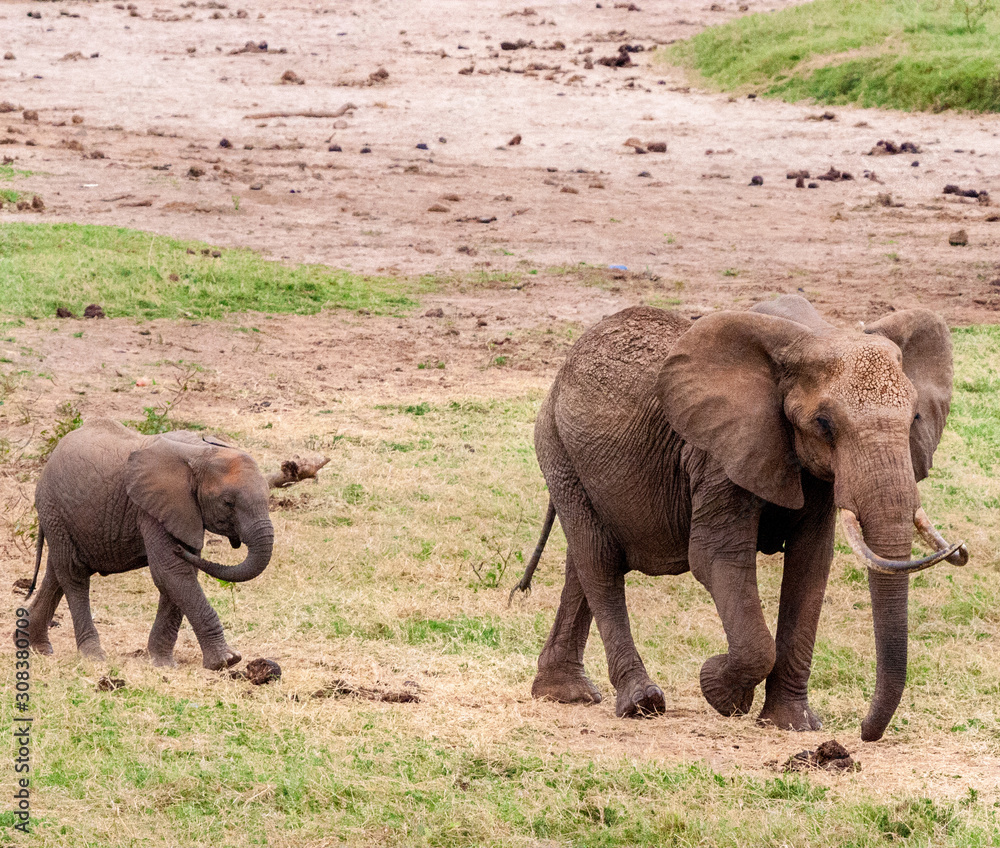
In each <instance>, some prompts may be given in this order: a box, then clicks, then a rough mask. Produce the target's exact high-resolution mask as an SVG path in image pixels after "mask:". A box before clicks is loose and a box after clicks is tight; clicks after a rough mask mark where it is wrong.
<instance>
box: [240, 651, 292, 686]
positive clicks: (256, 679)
mask: <svg viewBox="0 0 1000 848" xmlns="http://www.w3.org/2000/svg"><path fill="white" fill-rule="evenodd" d="M232 676H233V677H235V678H245V679H246V680H249V681H250V682H251V683H252V684H253V685H254V686H263V685H264V684H265V683H270V682H271V681H272V680H281V666H280V665H278V664H277V663H276V662H275V661H274V660H268V659H264V657H258V658H257V659H255V660H250V662H248V663H247V667H246V668H245V669H244V670H243V671H234V672H232Z"/></svg>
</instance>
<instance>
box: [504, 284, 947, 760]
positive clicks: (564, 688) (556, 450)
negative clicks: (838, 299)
mask: <svg viewBox="0 0 1000 848" xmlns="http://www.w3.org/2000/svg"><path fill="white" fill-rule="evenodd" d="M951 378H952V363H951V339H950V336H949V334H948V327H947V326H946V325H945V323H944V321H943V320H941V318H939V317H938V316H936V315H934V314H933V313H931V312H929V311H927V310H926V309H915V310H907V311H900V312H895V313H892V314H890V315H888V316H886V317H885V318H883V319H881V320H880V321H877V322H875V323H873V324H870V325H868V326H867V327H866V328H865V329H864V331H863V332H861V331H859V330H857V329H840V328H837V327H834V326H832V325H830V324H828V323H827V322H826V321H824V320H823V319H822V318H821V317H820V316H819V314H818V313H817V312H816V311H815V310H814V309H813V308H812V306H811V305H810V304H809V303H808V302H807V301H805V300H804V299H803V298H801V297H798V296H791V297H782V298H779V299H778V300H776V301H772V302H770V303H765V304H761V305H759V306H758V307H755V308H754V309H753V310H751V311H749V312H722V313H719V314H716V315H710V316H708V317H705V318H702V319H701V320H699V321H697V322H696V323H694V324H692V323H691V322H690V321H688V320H686V319H684V318H681V317H680V316H677V315H675V314H673V313H669V312H664V311H662V310H659V309H650V308H646V307H639V308H633V309H626V310H624V311H623V312H619V313H618V314H616V315H612V316H610V317H609V318H606V319H605V320H603V321H601V323H599V324H598V325H597V326H595V327H593V328H591V329H590V330H588V331H587V332H586V333H584V334H583V336H581V338H580V339H579V341H578V342H577V343H576V344H575V345H574V346H573V349H572V350H571V351H570V353H569V356H568V357H567V359H566V363H565V364H564V365H563V366H562V368H561V369H560V371H559V374H558V375H557V377H556V380H555V384H554V385H553V387H552V390H551V391H550V392H549V395H548V397H547V398H546V400H545V402H544V403H543V405H542V408H541V410H540V411H539V414H538V421H537V423H536V425H535V449H536V452H537V455H538V462H539V464H540V465H541V468H542V473H543V474H544V475H545V481H546V483H548V488H549V497H550V503H549V511H548V515H547V517H546V522H545V528H544V530H543V532H542V538H541V540H540V542H539V547H538V549H537V550H536V552H535V556H534V557H533V558H532V561H531V563H530V564H529V565H528V568H527V570H526V572H525V575H524V577H523V578H522V580H521V583H520V584H519V587H518V588H521V589H522V590H525V589H527V588H528V586H529V585H530V582H531V575H532V572H533V571H534V568H535V566H536V564H537V562H538V557H539V555H540V554H541V549H542V547H543V546H544V544H545V539H546V537H547V535H548V531H549V529H550V528H551V526H552V521H553V519H554V518H555V516H556V515H558V517H559V522H560V524H561V525H562V528H563V530H564V531H565V533H566V542H567V548H568V550H567V555H566V583H565V586H564V587H563V591H562V599H561V600H560V602H559V610H558V612H557V613H556V620H555V624H554V625H553V627H552V632H551V634H550V635H549V638H548V641H547V642H546V644H545V647H544V648H543V650H542V653H541V656H540V657H539V660H538V674H537V676H536V677H535V681H534V684H533V685H532V690H531V691H532V694H533V695H535V696H536V697H548V698H552V699H554V700H557V701H567V702H572V701H582V702H596V701H600V700H601V695H600V693H599V692H598V690H597V688H596V687H595V686H594V684H593V683H591V681H590V680H588V679H587V677H586V676H585V674H584V670H583V650H584V645H585V644H586V642H587V636H588V633H589V632H590V624H591V620H592V619H596V621H597V627H598V630H599V631H600V634H601V638H602V639H603V641H604V648H605V651H606V653H607V659H608V670H609V674H610V677H611V682H612V684H614V687H615V689H616V690H617V693H618V698H617V703H616V706H615V711H616V713H617V714H618V715H619V716H628V715H642V714H648V713H656V712H662V711H663V710H664V709H665V698H664V695H663V692H662V690H661V689H660V688H659V687H658V686H657V685H656V684H655V683H654V682H653V681H652V680H651V679H650V677H649V675H648V674H647V673H646V668H645V666H644V665H643V662H642V659H641V658H640V656H639V653H638V651H637V650H636V647H635V643H634V642H633V640H632V633H631V630H630V628H629V617H628V611H627V609H626V607H625V574H626V573H627V572H628V571H631V570H635V571H640V572H642V573H644V574H654V575H657V574H682V573H684V572H686V571H690V572H691V573H692V574H693V575H694V577H695V578H696V579H697V580H698V581H699V582H701V583H702V584H703V585H704V586H705V587H706V588H707V589H708V591H709V592H710V593H711V595H712V599H713V600H714V601H715V605H716V609H717V610H718V612H719V616H720V617H721V619H722V624H723V627H724V628H725V632H726V638H727V640H728V643H729V649H728V652H727V653H725V654H719V655H717V656H714V657H710V658H709V659H708V660H707V661H706V662H705V664H704V665H703V666H702V669H701V690H702V693H703V694H704V696H705V698H706V699H707V700H708V702H709V703H710V704H711V705H712V706H713V707H714V708H715V709H716V710H718V711H719V712H721V713H723V714H725V715H734V714H738V713H745V712H746V711H747V710H749V709H750V705H751V703H752V701H753V697H754V689H755V687H756V686H757V684H758V683H760V682H761V681H763V680H766V681H767V682H766V687H765V692H766V697H765V699H764V707H763V710H762V711H761V714H760V718H761V720H763V721H766V722H770V723H773V724H774V725H776V726H778V727H782V728H790V729H794V730H815V729H818V728H819V726H820V722H819V719H818V718H817V717H816V715H815V714H814V713H813V711H812V709H811V708H810V707H809V701H808V698H807V694H806V683H807V681H808V679H809V670H810V665H811V662H812V652H813V645H814V643H815V640H816V629H817V625H818V623H819V614H820V608H821V606H822V603H823V595H824V592H825V590H826V583H827V577H828V575H829V572H830V563H831V561H832V559H833V538H834V525H835V515H836V511H837V509H838V508H839V509H840V510H841V513H842V517H843V518H844V524H845V530H846V532H847V536H848V539H849V540H850V542H851V545H852V547H854V549H855V550H856V551H857V552H858V553H859V554H860V555H861V556H863V557H864V561H865V564H866V565H867V566H868V572H869V575H868V582H869V587H870V590H871V597H872V614H873V618H874V624H875V647H876V657H877V669H876V686H875V694H874V697H873V699H872V704H871V708H870V711H869V714H868V717H867V718H866V719H865V720H864V722H863V723H862V731H861V732H862V738H864V739H866V740H872V739H878V738H880V737H881V736H882V733H883V732H884V730H885V728H886V726H887V725H888V723H889V720H890V719H891V718H892V715H893V712H894V711H895V709H896V706H897V705H898V704H899V700H900V697H901V695H902V692H903V685H904V683H905V680H906V611H907V589H908V582H907V574H908V573H910V572H912V571H916V570H919V569H920V568H925V567H927V566H929V565H932V564H933V563H935V562H938V561H940V560H941V559H948V560H949V561H950V562H952V563H954V564H958V565H962V564H964V563H965V561H966V559H967V553H966V551H965V549H964V546H962V545H960V544H959V545H951V546H949V545H947V543H946V542H945V541H944V540H943V539H942V538H941V537H940V536H939V535H938V534H937V533H936V531H935V530H934V529H933V527H932V526H931V525H930V523H929V521H928V520H927V516H926V515H925V514H924V512H923V510H922V509H920V496H919V494H918V492H917V485H916V484H917V481H918V480H921V479H923V478H924V477H926V476H927V472H928V470H929V469H930V466H931V458H932V456H933V454H934V449H935V448H936V447H937V444H938V440H939V439H940V438H941V432H942V430H943V429H944V425H945V418H946V416H947V414H948V406H949V403H950V398H951ZM914 525H916V527H917V530H918V531H919V532H920V533H921V535H922V536H923V537H924V538H925V540H927V541H928V542H929V543H930V544H931V545H932V546H933V547H934V548H937V549H938V553H936V554H933V555H932V556H930V557H927V558H925V559H923V560H917V561H909V556H910V549H911V542H912V538H913V529H914ZM862 533H863V538H862ZM869 546H870V547H869ZM758 551H763V552H765V553H777V552H778V551H783V552H784V574H783V577H782V581H781V599H780V602H779V607H778V624H777V632H776V634H775V636H774V637H772V636H771V633H770V632H769V630H768V627H767V624H766V623H765V621H764V615H763V613H762V612H761V604H760V597H759V595H758V592H757V573H756V562H757V552H758ZM511 594H513V592H512V593H511Z"/></svg>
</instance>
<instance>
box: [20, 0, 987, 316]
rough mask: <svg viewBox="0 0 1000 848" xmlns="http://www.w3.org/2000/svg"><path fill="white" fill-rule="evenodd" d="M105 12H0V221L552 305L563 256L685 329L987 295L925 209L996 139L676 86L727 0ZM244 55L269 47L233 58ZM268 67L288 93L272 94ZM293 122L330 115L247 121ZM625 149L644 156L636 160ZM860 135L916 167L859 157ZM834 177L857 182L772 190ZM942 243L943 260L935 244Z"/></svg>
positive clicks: (947, 125)
mask: <svg viewBox="0 0 1000 848" xmlns="http://www.w3.org/2000/svg"><path fill="white" fill-rule="evenodd" d="M130 5H132V6H134V7H135V8H134V10H129V9H127V8H125V5H124V4H111V3H100V4H96V3H86V2H72V0H69V2H60V3H57V4H45V5H41V4H36V3H24V2H3V3H0V32H2V33H3V35H2V36H0V52H7V51H9V52H10V53H12V54H13V55H14V56H15V58H14V59H11V60H5V61H2V62H0V91H2V97H0V99H2V100H6V101H9V102H10V103H11V104H12V105H13V106H15V107H16V110H15V111H13V112H10V113H9V114H6V115H4V116H3V117H2V118H0V133H2V134H3V137H2V138H0V141H2V142H10V143H9V144H8V145H7V146H4V147H3V148H2V151H0V152H2V153H3V154H4V155H5V156H8V157H12V158H14V160H15V164H16V166H17V167H21V168H28V169H31V170H34V171H38V172H39V174H42V173H44V174H45V176H38V177H37V178H35V179H34V180H31V181H29V182H28V183H27V184H26V186H27V187H28V188H30V189H34V190H36V191H38V192H39V193H40V194H41V195H42V197H43V199H44V200H45V203H46V206H47V209H46V211H45V213H44V214H42V215H25V214H24V213H21V214H17V213H13V214H12V213H11V212H9V211H6V210H5V211H4V212H2V213H0V216H2V217H0V220H4V219H8V220H9V219H12V218H14V217H18V218H24V217H28V218H31V219H33V220H37V219H39V218H41V219H43V220H62V221H84V220H86V221H89V222H93V223H102V224H120V225H127V226H132V227H138V228H141V229H147V230H151V231H156V232H163V233H169V234H172V235H179V236H188V237H198V238H204V239H207V240H209V241H213V242H216V243H218V244H221V245H236V244H239V245H247V246H251V247H254V248H258V249H261V250H264V251H267V252H268V253H269V254H271V255H273V256H275V257H282V258H288V259H291V260H294V261H302V262H323V263H329V264H331V265H335V266H344V267H350V268H354V269H356V270H361V271H370V272H374V271H386V272H392V273H401V274H423V273H433V272H462V271H471V270H477V269H482V268H488V269H491V270H507V269H514V270H516V269H526V268H531V269H539V270H540V273H539V275H538V279H537V281H536V286H537V287H538V288H541V289H545V288H547V287H551V288H553V291H554V295H555V299H556V300H557V301H558V302H563V301H566V300H569V299H571V295H570V294H569V293H568V292H567V291H566V290H565V289H563V288H562V287H561V286H559V285H558V279H557V280H552V279H550V275H548V274H546V271H547V270H548V269H551V268H553V267H562V266H567V265H576V264H577V263H579V262H587V263H590V264H592V265H596V266H599V267H605V266H607V265H610V264H614V265H619V264H620V265H625V266H627V267H628V268H629V269H630V271H632V272H637V273H641V274H646V275H648V276H649V277H655V278H658V279H657V280H656V282H658V283H659V288H660V289H661V290H662V291H661V294H662V295H663V296H665V297H680V299H681V300H682V302H683V304H684V307H685V308H688V309H691V310H692V311H694V312H700V311H703V310H705V309H712V308H719V307H725V306H730V305H732V304H733V303H744V302H747V301H749V300H753V299H756V298H759V297H761V296H767V295H769V294H771V293H773V292H776V291H796V290H800V291H804V292H806V293H807V294H809V295H811V297H812V298H813V299H814V300H815V301H816V302H818V303H819V304H821V305H823V306H824V307H825V308H826V311H827V312H832V313H833V314H840V315H843V316H844V317H847V318H852V319H853V318H865V317H868V316H869V315H873V314H876V313H881V312H884V311H885V309H886V308H887V307H888V305H890V304H891V305H893V306H896V307H901V306H911V305H914V304H918V303H919V304H924V305H927V306H930V307H932V308H936V309H940V310H941V311H942V312H943V314H945V315H946V317H947V318H948V319H949V320H951V321H956V322H974V321H984V320H993V318H994V315H993V312H994V310H996V309H997V308H998V305H1000V291H998V287H997V286H993V285H991V282H992V281H993V280H995V279H996V278H997V277H998V276H1000V268H998V266H997V264H996V255H995V254H996V245H997V241H998V238H1000V220H998V221H990V220H989V218H991V217H993V218H996V217H997V214H996V213H997V212H998V210H997V209H996V208H995V207H991V206H984V205H980V204H978V203H976V201H975V200H970V199H965V198H961V199H960V198H956V197H954V196H950V195H949V196H945V195H943V194H942V189H943V187H944V186H945V185H946V184H949V183H950V184H956V185H959V186H960V187H961V188H963V189H964V188H974V189H977V190H991V189H992V190H993V194H994V196H996V197H1000V185H998V178H1000V174H998V168H997V165H996V156H997V153H998V152H1000V140H998V137H997V125H996V122H995V121H994V120H993V119H991V118H989V117H975V116H971V117H970V116H961V115H952V114H944V115H929V114H928V115H913V116H909V115H903V114H896V113H891V112H880V111H865V110H857V109H848V108H837V109H833V110H829V111H831V112H832V113H833V114H835V118H834V119H833V120H813V119H814V118H816V117H817V116H819V115H821V114H822V113H823V112H824V111H828V110H825V109H822V108H817V107H815V106H812V105H809V104H801V105H786V104H780V103H773V102H765V101H763V100H761V99H750V98H748V96H747V95H746V94H743V93H741V94H740V96H738V97H728V96H720V95H715V94H703V93H697V92H695V91H691V90H689V88H688V86H687V83H686V82H685V80H684V79H683V78H681V77H680V76H679V75H678V74H677V72H676V71H672V70H671V69H670V68H669V67H667V66H666V65H663V64H662V63H659V62H658V61H657V60H656V59H655V58H654V54H652V53H651V52H650V49H651V48H654V47H656V46H657V45H660V44H666V43H669V42H671V41H673V40H675V39H678V38H682V37H685V36H688V35H691V34H693V33H695V32H696V31H697V30H698V29H699V28H701V27H703V26H705V25H707V24H710V23H715V22H718V21H722V20H725V19H727V18H729V17H731V16H732V15H734V14H736V13H737V10H736V5H735V4H734V3H726V4H724V6H723V10H722V11H711V10H710V9H709V4H707V3H701V2H699V3H691V2H677V0H668V1H667V2H659V3H650V4H646V5H645V6H644V7H643V8H642V10H641V11H628V10H627V8H623V7H625V6H627V5H629V4H617V3H615V2H613V0H608V2H605V3H602V4H597V3H587V4H581V3H576V2H554V3H543V4H540V5H538V4H536V5H535V6H533V7H531V10H532V11H533V13H532V14H527V11H528V10H526V9H525V7H524V5H523V3H522V2H517V3H514V2H511V0H505V2H474V0H462V2H458V0H433V2H422V3H420V4H407V3H390V2H364V3H362V2H351V0H348V2H342V3H337V4H332V3H331V4H329V6H325V5H324V4H322V3H301V4H296V3H286V2H281V3H266V4H265V3H257V4H247V5H245V6H243V7H241V8H239V9H238V8H236V7H237V4H236V3H235V2H234V3H230V4H229V6H228V8H219V7H220V6H225V5H226V4H224V3H191V2H187V3H181V4H177V3H173V4H171V3H165V2H164V3H149V2H142V1H141V0H140V2H138V3H135V4H130ZM632 5H636V4H632ZM639 5H642V4H639ZM716 5H718V4H716ZM116 6H120V7H121V8H116ZM598 6H603V8H598ZM770 8H774V4H762V3H759V2H751V3H750V4H749V10H750V11H751V12H754V11H763V10H765V9H770ZM28 12H33V13H39V14H40V15H41V17H40V18H37V19H36V18H31V17H28V16H27V13H28ZM77 16H78V17H77ZM249 41H253V42H254V43H256V44H258V45H259V43H260V42H261V41H265V42H266V44H267V48H268V51H269V52H267V53H238V54H236V55H233V51H234V50H237V49H240V48H242V47H244V45H245V44H246V43H247V42H249ZM519 41H522V42H528V43H529V45H530V46H526V47H523V48H520V49H517V50H503V49H501V48H502V42H510V43H514V44H516V43H518V42H519ZM626 44H627V45H633V46H638V47H642V48H644V50H643V51H642V52H635V53H631V54H629V55H630V57H631V60H632V62H633V65H632V66H630V67H607V66H604V65H601V64H594V62H596V60H598V59H600V58H606V57H614V56H617V55H619V53H618V50H619V47H620V46H621V45H626ZM270 51H286V52H283V53H282V52H270ZM94 54H97V55H96V56H94ZM70 57H76V58H70ZM85 57H87V58H85ZM589 64H593V67H592V68H587V67H586V66H587V65H589ZM380 68H381V69H384V71H385V72H386V73H387V76H385V77H384V78H381V77H380V74H379V69H380ZM286 71H292V72H293V73H294V74H295V75H296V76H297V77H298V78H299V79H302V80H304V84H302V85H297V84H282V82H281V80H282V76H283V74H284V73H285V72H286ZM464 71H468V73H463V72H464ZM372 74H375V76H374V77H373V76H372ZM345 107H348V108H346V109H345ZM23 110H34V111H37V114H38V120H37V121H25V120H24V118H23V117H22V112H23ZM309 110H312V111H326V112H339V111H341V110H344V113H343V115H342V116H340V117H339V118H304V117H286V118H261V119H255V118H253V117H251V116H254V115H262V114H267V113H274V112H298V111H309ZM74 115H75V116H78V118H77V120H80V119H82V123H73V120H74V118H73V116H74ZM515 136H520V139H521V141H520V144H518V145H516V146H512V145H510V143H509V142H510V141H512V140H513V138H514V137H515ZM630 138H636V139H638V140H640V141H642V142H651V141H653V142H655V141H659V142H662V143H664V144H666V146H667V152H666V153H648V154H647V155H637V154H636V153H635V152H634V150H633V148H631V147H627V146H625V145H624V144H623V143H624V142H625V141H626V140H628V139H630ZM223 139H225V140H226V141H227V142H228V144H229V145H230V146H229V147H220V143H221V142H222V140H223ZM881 139H888V140H892V141H895V142H896V143H901V142H903V141H910V142H912V143H914V144H916V145H917V146H918V147H919V149H920V151H921V152H920V153H919V154H916V155H913V154H902V155H896V156H868V155H866V154H868V152H869V151H870V150H871V149H872V148H873V147H874V146H875V145H876V143H877V142H878V141H879V140H881ZM334 145H339V146H340V147H341V152H331V151H330V149H329V148H330V147H332V146H334ZM418 145H426V149H418ZM363 149H367V150H370V153H367V154H365V153H362V152H361V151H362V150H363ZM92 157H103V158H92ZM914 162H918V163H919V165H918V166H913V164H912V163H914ZM831 167H834V168H837V169H839V170H842V171H848V172H849V173H851V174H852V175H853V177H854V179H853V180H852V181H848V182H817V185H818V186H819V187H818V188H817V189H815V190H809V189H798V190H796V189H795V187H794V185H795V183H794V181H793V180H788V179H786V174H787V172H789V171H791V170H796V171H797V170H800V169H806V170H808V171H809V172H810V174H811V175H812V177H813V178H815V177H816V176H817V175H819V174H822V173H825V172H827V171H828V169H829V168H831ZM157 169H159V170H157ZM192 169H195V170H194V171H192ZM866 170H867V171H874V172H875V174H876V175H877V177H878V179H879V181H880V182H876V181H873V180H869V179H865V178H864V176H863V175H864V173H865V171H866ZM199 171H200V172H203V175H202V176H200V177H195V176H191V174H192V173H197V172H199ZM753 176H761V177H763V185H762V186H751V185H750V181H751V178H752V177H753ZM255 186H256V187H258V188H257V189H256V190H255V189H254V187H255ZM880 194H884V195H891V197H892V203H893V204H901V205H890V206H883V205H880V204H879V201H878V196H879V195H880ZM234 197H238V198H239V210H238V211H237V210H236V209H235V208H234V207H235V203H234V200H233V198H234ZM433 208H438V209H441V210H442V211H437V212H434V211H428V210H430V209H433ZM494 218H495V220H493V219H494ZM481 221H485V223H482V222H481ZM960 228H964V229H965V230H966V231H967V233H968V239H969V243H968V245H967V246H965V247H952V246H949V244H948V236H949V235H950V234H951V233H953V232H954V231H956V230H958V229H960ZM727 269H729V270H730V275H728V276H727V275H725V274H724V272H725V271H726V270H727ZM734 272H735V274H736V275H735V276H734V275H733V273H734ZM573 299H577V300H579V299H583V300H586V298H585V297H581V296H580V295H579V294H578V293H577V294H576V295H575V296H573ZM626 300H627V297H623V298H622V301H623V302H624V301H626ZM541 308H542V309H543V310H545V311H546V312H548V311H551V310H550V308H549V306H548V305H543V306H542V307H541ZM600 308H603V307H600ZM599 314H600V313H599V311H598V310H587V311H586V312H585V313H583V315H582V317H584V318H585V319H591V318H594V317H598V315H599ZM567 317H568V316H567Z"/></svg>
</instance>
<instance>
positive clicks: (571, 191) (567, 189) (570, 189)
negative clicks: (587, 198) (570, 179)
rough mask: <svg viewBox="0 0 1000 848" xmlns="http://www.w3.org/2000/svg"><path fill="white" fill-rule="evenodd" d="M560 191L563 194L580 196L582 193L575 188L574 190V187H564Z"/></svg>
mask: <svg viewBox="0 0 1000 848" xmlns="http://www.w3.org/2000/svg"><path fill="white" fill-rule="evenodd" d="M559 191H560V193H561V194H579V193H580V191H579V189H575V188H573V186H563V187H562V188H561V189H559Z"/></svg>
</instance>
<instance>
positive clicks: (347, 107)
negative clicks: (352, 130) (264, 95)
mask: <svg viewBox="0 0 1000 848" xmlns="http://www.w3.org/2000/svg"><path fill="white" fill-rule="evenodd" d="M357 108H358V107H357V106H355V105H354V104H353V103H345V104H344V105H343V106H341V107H340V108H339V109H336V110H334V111H333V112H325V111H322V110H320V111H317V110H315V109H305V110H303V111H301V112H254V113H253V114H252V115H244V116H243V120H244V121H264V120H267V119H268V118H341V117H343V116H344V115H346V114H347V113H348V112H350V111H351V110H352V109H357Z"/></svg>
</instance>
